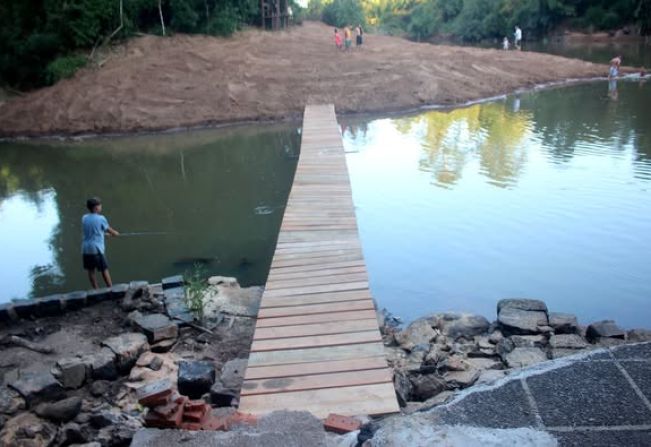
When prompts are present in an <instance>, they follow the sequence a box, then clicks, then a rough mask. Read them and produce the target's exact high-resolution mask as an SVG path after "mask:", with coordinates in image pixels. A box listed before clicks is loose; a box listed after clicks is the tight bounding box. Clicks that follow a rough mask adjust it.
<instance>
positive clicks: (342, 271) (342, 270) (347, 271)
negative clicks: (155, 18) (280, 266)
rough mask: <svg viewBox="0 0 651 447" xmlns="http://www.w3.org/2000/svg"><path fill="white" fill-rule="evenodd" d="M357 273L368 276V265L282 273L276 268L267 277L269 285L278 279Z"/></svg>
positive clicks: (287, 279) (289, 279)
mask: <svg viewBox="0 0 651 447" xmlns="http://www.w3.org/2000/svg"><path fill="white" fill-rule="evenodd" d="M355 273H364V274H365V275H367V277H368V273H367V272H366V267H364V266H363V265H356V266H352V267H335V268H321V269H318V270H312V271H307V272H305V271H298V272H286V273H282V272H280V271H279V270H275V271H274V272H273V274H271V275H269V278H268V279H267V285H268V284H269V283H274V282H278V281H291V280H293V279H301V278H316V277H319V276H342V275H351V274H355Z"/></svg>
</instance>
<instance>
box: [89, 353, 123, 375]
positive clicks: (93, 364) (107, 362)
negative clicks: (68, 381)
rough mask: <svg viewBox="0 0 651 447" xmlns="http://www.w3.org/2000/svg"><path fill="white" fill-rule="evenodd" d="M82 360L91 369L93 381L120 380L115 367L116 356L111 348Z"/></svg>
mask: <svg viewBox="0 0 651 447" xmlns="http://www.w3.org/2000/svg"><path fill="white" fill-rule="evenodd" d="M82 359H83V361H84V363H85V364H86V365H87V366H88V367H89V368H90V375H91V377H92V378H93V379H96V380H98V379H105V380H115V379H117V378H118V370H117V367H116V365H115V360H116V355H115V353H114V352H113V351H112V350H110V349H109V348H101V349H100V350H99V351H97V352H95V353H93V354H89V355H86V356H84V357H82Z"/></svg>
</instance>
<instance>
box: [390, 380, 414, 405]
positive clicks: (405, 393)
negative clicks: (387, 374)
mask: <svg viewBox="0 0 651 447" xmlns="http://www.w3.org/2000/svg"><path fill="white" fill-rule="evenodd" d="M393 387H394V388H395V389H396V397H397V398H398V403H399V404H400V406H401V407H404V406H405V405H407V402H408V401H410V400H411V394H412V390H413V386H412V385H411V382H410V381H409V378H408V377H407V375H406V374H405V373H403V372H402V371H396V372H395V373H394V375H393Z"/></svg>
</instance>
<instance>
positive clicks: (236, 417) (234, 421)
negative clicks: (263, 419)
mask: <svg viewBox="0 0 651 447" xmlns="http://www.w3.org/2000/svg"><path fill="white" fill-rule="evenodd" d="M257 423H258V419H257V418H256V417H255V416H254V415H252V414H250V413H241V412H239V411H236V412H235V413H233V414H232V415H230V418H229V425H240V424H244V425H255V424H257Z"/></svg>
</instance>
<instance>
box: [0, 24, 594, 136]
mask: <svg viewBox="0 0 651 447" xmlns="http://www.w3.org/2000/svg"><path fill="white" fill-rule="evenodd" d="M605 73H606V68H605V66H602V65H595V64H591V63H587V62H582V61H579V60H573V59H565V58H561V57H556V56H550V55H543V54H539V53H528V52H517V51H509V52H506V51H501V50H486V49H477V48H460V47H452V46H435V45H430V44H419V43H413V42H408V41H406V40H403V39H400V38H395V37H387V36H376V35H370V36H367V40H366V43H365V45H364V48H363V49H362V50H360V51H351V52H348V53H344V52H341V51H338V50H336V49H335V47H334V39H333V30H332V28H330V27H328V26H326V25H323V24H319V23H313V22H309V23H305V24H304V25H303V26H299V27H295V28H293V29H291V30H289V31H283V32H276V33H272V32H263V31H259V30H247V31H245V32H242V33H239V34H237V35H236V36H234V37H233V38H230V39H221V38H214V37H209V36H186V35H176V36H174V37H170V38H161V37H154V36H145V37H141V38H137V39H133V40H131V41H130V42H128V43H127V44H125V45H123V46H120V47H119V48H117V49H115V50H114V51H113V52H112V56H111V57H110V59H109V60H108V61H107V62H106V63H105V64H104V65H103V66H102V67H101V68H88V69H84V70H82V71H80V72H79V73H77V75H76V76H75V77H74V78H72V79H68V80H64V81H62V82H59V83H58V84H57V85H55V86H53V87H49V88H44V89H42V90H38V91H35V92H32V93H30V94H28V95H26V96H25V97H22V98H17V99H14V100H11V101H8V102H6V103H4V104H2V105H0V135H2V136H18V135H48V134H75V133H100V132H130V131H139V130H156V129H168V128H175V127H184V126H196V125H204V124H215V123H223V122H233V121H244V120H259V119H285V118H291V117H298V116H300V113H301V111H302V109H303V107H304V105H305V104H306V103H334V104H335V106H336V108H337V111H338V112H375V111H385V110H392V111H394V110H400V109H407V108H413V107H417V106H420V105H424V104H455V103H461V102H465V101H468V100H473V99H479V98H483V97H488V96H492V95H496V94H501V93H506V92H510V91H512V90H514V89H516V88H520V87H527V86H532V85H534V84H538V83H543V82H549V81H558V80H563V79H569V78H584V77H593V76H602V75H604V74H605Z"/></svg>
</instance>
